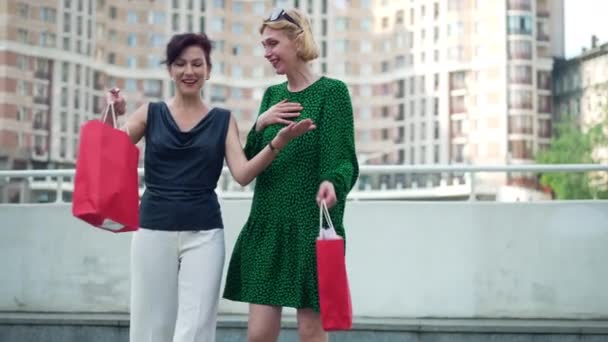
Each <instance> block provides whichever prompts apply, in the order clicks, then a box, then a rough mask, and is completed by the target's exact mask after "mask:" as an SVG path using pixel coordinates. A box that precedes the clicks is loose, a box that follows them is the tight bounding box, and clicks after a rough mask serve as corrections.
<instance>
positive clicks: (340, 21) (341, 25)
mask: <svg viewBox="0 0 608 342" xmlns="http://www.w3.org/2000/svg"><path fill="white" fill-rule="evenodd" d="M335 24H336V26H335V27H336V30H337V31H346V30H348V18H345V17H339V18H336V23H335Z"/></svg>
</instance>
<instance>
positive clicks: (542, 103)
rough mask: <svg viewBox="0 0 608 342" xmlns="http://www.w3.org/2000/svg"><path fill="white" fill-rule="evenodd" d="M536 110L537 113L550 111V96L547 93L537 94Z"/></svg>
mask: <svg viewBox="0 0 608 342" xmlns="http://www.w3.org/2000/svg"><path fill="white" fill-rule="evenodd" d="M538 112H539V113H551V96H547V95H539V96H538Z"/></svg>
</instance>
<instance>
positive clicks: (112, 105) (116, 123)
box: [101, 102, 131, 137]
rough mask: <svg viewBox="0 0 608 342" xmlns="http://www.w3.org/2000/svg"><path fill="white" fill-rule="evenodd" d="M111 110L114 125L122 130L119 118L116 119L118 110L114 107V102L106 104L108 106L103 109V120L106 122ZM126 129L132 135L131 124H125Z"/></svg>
mask: <svg viewBox="0 0 608 342" xmlns="http://www.w3.org/2000/svg"><path fill="white" fill-rule="evenodd" d="M109 111H111V112H112V127H113V128H115V129H118V130H120V127H118V120H117V119H116V111H115V109H114V102H110V103H108V104H107V105H106V108H105V109H104V111H103V116H102V117H101V122H104V123H105V122H106V118H107V117H108V112H109ZM125 130H126V132H127V135H128V136H129V137H130V136H131V133H130V132H129V125H125Z"/></svg>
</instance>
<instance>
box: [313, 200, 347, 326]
mask: <svg viewBox="0 0 608 342" xmlns="http://www.w3.org/2000/svg"><path fill="white" fill-rule="evenodd" d="M319 216H320V220H319V221H320V223H319V226H320V227H319V237H318V238H317V277H318V284H319V304H320V307H321V322H322V323H323V329H324V330H325V331H335V330H349V329H351V328H352V325H353V309H352V302H351V297H350V288H349V286H348V275H347V274H346V260H345V253H344V252H345V251H344V239H343V238H342V237H340V236H339V235H338V234H337V233H336V230H335V229H334V226H333V224H332V222H331V217H330V216H329V211H328V210H327V206H326V204H325V202H323V203H322V204H321V209H320V214H319ZM324 216H325V219H326V220H327V223H328V226H329V227H328V228H324V227H323V217H324Z"/></svg>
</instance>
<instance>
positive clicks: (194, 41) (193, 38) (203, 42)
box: [163, 33, 212, 70]
mask: <svg viewBox="0 0 608 342" xmlns="http://www.w3.org/2000/svg"><path fill="white" fill-rule="evenodd" d="M190 46H198V47H200V48H201V49H203V52H204V53H205V61H206V62H207V69H209V70H211V46H212V44H211V40H210V39H209V38H208V37H207V35H206V34H204V33H181V34H176V35H174V36H173V37H171V40H170V41H169V43H168V44H167V52H166V59H165V60H164V61H163V63H164V64H167V66H170V65H171V64H173V63H174V62H175V60H176V59H177V58H179V56H180V55H181V54H182V52H184V50H185V49H186V48H188V47H190Z"/></svg>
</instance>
